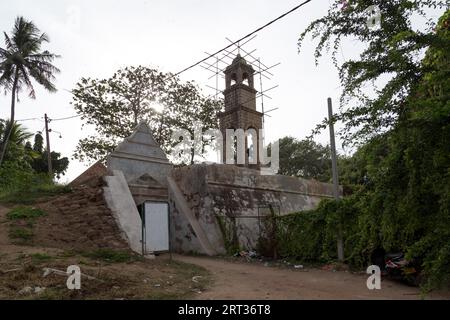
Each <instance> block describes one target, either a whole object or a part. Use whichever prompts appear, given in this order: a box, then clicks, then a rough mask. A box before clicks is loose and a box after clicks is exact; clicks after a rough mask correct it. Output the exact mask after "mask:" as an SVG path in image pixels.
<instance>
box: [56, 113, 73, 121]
mask: <svg viewBox="0 0 450 320" xmlns="http://www.w3.org/2000/svg"><path fill="white" fill-rule="evenodd" d="M77 117H81V114H76V115H73V116H69V117H64V118H58V119H51V118H50V121H59V120H67V119H72V118H77Z"/></svg>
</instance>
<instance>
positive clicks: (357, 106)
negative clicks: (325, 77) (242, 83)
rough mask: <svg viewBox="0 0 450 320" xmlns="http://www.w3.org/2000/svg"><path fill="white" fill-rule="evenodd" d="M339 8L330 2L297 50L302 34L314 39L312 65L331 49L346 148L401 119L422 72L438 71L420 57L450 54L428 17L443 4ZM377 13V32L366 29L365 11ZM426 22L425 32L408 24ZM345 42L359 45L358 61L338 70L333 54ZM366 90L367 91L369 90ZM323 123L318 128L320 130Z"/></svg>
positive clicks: (399, 2)
mask: <svg viewBox="0 0 450 320" xmlns="http://www.w3.org/2000/svg"><path fill="white" fill-rule="evenodd" d="M348 3H349V4H348V5H347V6H346V7H345V8H343V4H342V1H337V0H336V1H334V2H333V3H332V5H331V7H330V9H329V10H328V13H327V15H326V16H324V17H322V18H320V19H317V20H315V21H313V22H312V23H311V24H310V25H309V26H308V27H307V28H306V30H305V31H304V32H302V34H301V35H300V38H299V40H298V45H299V49H300V48H301V47H302V45H303V43H304V42H305V39H306V36H307V35H312V37H313V38H317V39H319V41H318V45H317V47H316V51H315V57H316V62H317V60H318V59H319V58H320V57H321V55H322V53H323V51H325V50H327V51H328V50H329V49H330V48H331V50H332V58H333V60H334V62H335V64H336V66H337V67H338V69H339V77H340V80H341V84H342V87H343V88H344V90H343V93H342V96H341V109H340V113H339V114H338V115H336V117H335V119H334V120H336V121H342V122H343V123H344V124H345V129H344V131H343V133H344V134H345V135H344V138H345V142H346V143H355V142H360V141H365V140H366V139H370V138H371V137H373V135H375V134H378V133H381V132H383V131H385V130H386V129H389V128H392V127H393V126H394V125H395V124H396V123H397V122H398V121H399V119H400V118H401V116H402V113H403V110H404V108H403V105H404V104H405V101H406V99H407V98H408V96H409V94H410V93H411V91H412V89H413V88H414V87H415V86H416V84H417V83H418V82H419V81H420V80H421V78H422V76H423V75H424V73H429V72H430V71H432V72H434V71H438V70H439V68H437V67H436V65H424V64H423V63H422V61H421V60H422V58H423V52H424V50H427V49H436V50H438V51H440V52H445V51H447V52H448V51H450V43H449V41H448V40H447V39H446V38H445V35H443V34H442V33H437V32H435V30H434V29H435V27H436V21H433V20H434V19H432V18H429V17H427V11H428V10H429V9H430V8H438V9H440V10H441V11H443V10H445V8H446V7H447V5H448V4H447V3H446V1H439V0H420V1H410V0H395V1H394V0H351V1H348ZM370 5H377V6H378V7H379V8H380V13H381V22H380V23H381V24H380V27H379V28H368V27H367V24H366V20H367V18H368V13H367V11H366V9H367V8H368V7H369V6H370ZM417 16H418V17H423V18H425V19H426V20H427V23H426V25H425V27H419V28H417V27H416V26H414V25H413V23H412V17H417ZM344 39H349V40H352V41H356V42H360V43H362V44H364V47H365V48H364V50H363V52H362V53H361V54H360V57H359V59H355V60H353V59H351V60H348V61H345V62H344V63H343V64H342V65H340V66H338V61H337V57H336V56H337V54H338V53H339V52H340V50H339V48H340V44H341V42H342V41H343V40H344ZM370 89H371V90H370ZM326 126H327V121H326V120H324V122H323V123H322V124H321V125H320V126H319V127H318V128H317V129H318V130H320V129H323V128H325V127H326Z"/></svg>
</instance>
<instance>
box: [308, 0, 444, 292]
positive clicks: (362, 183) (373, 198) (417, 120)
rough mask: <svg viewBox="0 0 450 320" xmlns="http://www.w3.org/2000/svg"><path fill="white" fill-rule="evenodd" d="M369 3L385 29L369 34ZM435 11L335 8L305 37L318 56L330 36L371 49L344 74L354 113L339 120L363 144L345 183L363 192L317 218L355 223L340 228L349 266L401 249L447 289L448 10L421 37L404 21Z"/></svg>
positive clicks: (417, 5) (387, 4)
mask: <svg viewBox="0 0 450 320" xmlns="http://www.w3.org/2000/svg"><path fill="white" fill-rule="evenodd" d="M374 3H376V4H378V6H379V7H380V9H381V11H382V20H381V27H380V28H379V29H377V30H369V29H367V28H366V27H365V24H364V21H363V18H362V17H361V18H358V17H359V15H360V14H361V13H362V10H363V8H365V7H367V6H368V5H371V4H374ZM435 5H436V6H438V7H439V5H442V2H440V1H415V2H411V1H404V0H399V1H362V0H361V1H353V2H351V5H350V6H349V7H348V8H347V9H345V10H340V8H339V7H338V5H337V3H335V4H333V5H332V7H331V9H330V11H329V12H328V15H327V17H324V18H322V19H319V20H318V21H316V22H313V24H312V25H311V26H310V27H309V28H308V29H307V31H306V33H308V32H310V31H313V30H314V32H315V36H317V37H320V39H321V40H320V42H319V46H318V49H317V51H316V56H317V57H318V56H320V54H321V52H322V49H323V48H324V46H325V45H326V43H327V41H329V40H330V39H331V38H333V37H335V38H336V37H337V38H338V39H339V37H342V36H355V37H356V38H357V39H360V40H362V41H364V42H367V49H366V50H365V51H364V52H363V54H362V55H361V58H360V60H359V61H348V62H346V63H344V65H343V66H341V67H340V75H341V79H342V81H343V84H344V94H343V97H344V99H343V101H346V98H348V97H349V96H354V97H355V98H356V99H357V100H358V101H359V105H356V106H354V107H349V108H347V109H341V112H340V114H339V115H338V116H337V117H336V119H335V120H342V121H344V123H346V125H347V127H346V130H347V131H346V132H347V135H346V136H345V138H346V139H347V141H348V140H349V139H350V138H351V137H353V138H354V139H357V140H363V141H366V143H365V144H364V145H362V146H361V147H360V148H359V149H358V151H357V152H356V153H355V154H354V155H353V157H351V158H350V159H346V161H347V162H346V163H345V165H346V166H344V170H343V173H344V174H343V175H342V176H343V177H344V180H345V181H349V182H350V183H355V184H358V185H359V188H358V190H357V191H356V193H354V194H353V195H352V196H351V198H347V200H348V201H346V203H345V202H344V204H346V205H347V209H345V208H343V207H341V204H339V203H336V204H333V205H332V206H330V208H328V209H327V206H326V205H324V206H322V207H321V208H320V210H319V211H318V214H319V215H321V217H328V216H330V217H336V215H335V212H336V211H342V210H343V211H342V212H343V213H342V214H341V215H340V217H337V218H338V219H343V217H345V216H351V217H352V219H350V220H347V223H345V222H344V227H345V228H347V229H346V230H347V231H346V230H344V233H346V234H347V237H346V239H345V240H346V241H345V243H346V257H347V261H348V262H351V263H354V264H357V265H359V266H367V263H369V262H370V255H371V252H372V251H373V250H374V249H378V248H382V249H384V250H386V251H397V250H399V251H403V252H405V253H406V254H407V257H408V258H415V259H417V260H418V261H421V262H422V268H423V272H424V275H425V276H426V278H427V282H426V284H427V285H429V286H441V285H442V286H448V285H449V284H450V271H449V270H450V269H449V266H450V245H449V241H448V239H450V200H449V199H450V187H449V183H448V182H449V181H450V140H449V139H450V104H449V95H450V50H449V45H450V32H449V26H450V11H448V10H447V11H446V12H445V13H444V14H443V15H442V17H441V18H440V19H439V21H438V23H437V24H436V25H435V24H434V23H432V22H431V21H429V28H428V29H427V30H426V31H417V30H412V27H411V21H410V19H411V14H412V13H419V14H422V15H424V16H426V8H427V7H433V6H435ZM358 19H360V22H361V23H360V24H358V23H355V21H359V20H358ZM306 33H303V35H302V37H301V40H302V39H303V38H304V36H305V35H306ZM333 39H334V38H333ZM337 41H338V43H339V40H337ZM336 48H338V45H337V46H336V47H335V49H336ZM424 49H426V51H425V52H422V51H423V50H424ZM385 73H387V74H390V75H391V78H390V80H388V82H387V84H386V85H385V86H384V87H383V88H382V89H381V90H379V91H377V92H375V94H374V95H373V96H374V97H372V98H371V99H368V98H367V97H366V95H364V92H361V91H362V88H363V86H364V85H366V84H367V83H368V82H370V81H373V80H376V79H378V78H379V77H380V76H381V75H382V74H385ZM351 130H353V132H352V131H351ZM344 204H342V205H344ZM336 206H337V207H336ZM350 211H352V212H350ZM355 212H357V214H356V215H355ZM324 219H326V218H324ZM333 221H334V220H333ZM334 224H335V223H334V222H333V223H332V224H331V225H334ZM324 232H326V231H324ZM330 235H331V236H333V235H332V234H329V235H323V236H324V237H326V238H329V237H330Z"/></svg>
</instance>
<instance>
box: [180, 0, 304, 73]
mask: <svg viewBox="0 0 450 320" xmlns="http://www.w3.org/2000/svg"><path fill="white" fill-rule="evenodd" d="M311 1H312V0H306V1H304V2H302V3H300V4H299V5H297V6H295V7H294V8H292V9H291V10H289V11H287V12H285V13H283V14H282V15H281V16H279V17H277V18H275V19H273V20H271V21H269V22H268V23H266V24H265V25H263V26H261V27H259V28H258V29H256V30H254V31H252V32H250V33H249V34H247V35H245V36H243V37H242V38H240V39H238V40H236V41H234V42H232V43H230V44H229V45H227V46H226V47H224V48H222V49H220V50H218V51H216V52H214V53H212V54H210V55H209V56H207V57H206V58H204V59H201V60H200V61H198V62H196V63H194V64H192V65H190V66H189V67H187V68H184V69H183V70H181V71H179V72H177V73H175V74H174V75H173V76H172V77H171V78H173V77H176V76H178V75H180V74H182V73H183V72H185V71H187V70H189V69H192V68H193V67H195V66H198V65H199V64H200V63H202V62H205V61H206V60H208V59H210V58H211V57H213V56H215V55H217V54H219V53H221V52H222V51H224V50H227V49H228V48H230V47H232V46H234V45H236V44H238V43H239V42H241V41H242V40H244V39H247V38H248V37H251V36H252V35H254V34H255V33H257V32H259V31H261V30H263V29H265V28H267V27H268V26H270V25H271V24H272V23H274V22H276V21H278V20H280V19H282V18H284V17H285V16H287V15H288V14H290V13H292V12H294V11H296V10H297V9H299V8H301V7H303V6H304V5H305V4H307V3H308V2H311Z"/></svg>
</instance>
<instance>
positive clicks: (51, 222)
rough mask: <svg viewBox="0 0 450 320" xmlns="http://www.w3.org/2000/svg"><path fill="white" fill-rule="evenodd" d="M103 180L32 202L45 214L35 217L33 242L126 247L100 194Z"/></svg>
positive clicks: (72, 246) (89, 247)
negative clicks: (38, 201) (36, 202)
mask: <svg viewBox="0 0 450 320" xmlns="http://www.w3.org/2000/svg"><path fill="white" fill-rule="evenodd" d="M102 187H103V180H102V179H97V180H96V181H94V183H93V182H92V181H91V182H90V183H89V184H88V185H80V186H76V187H74V188H73V190H72V192H69V193H66V194H63V195H59V196H56V197H54V198H52V199H49V200H48V201H45V202H40V203H38V204H36V207H39V208H41V209H43V210H45V211H46V212H47V215H45V216H43V217H40V218H39V219H37V220H36V222H35V224H34V226H33V229H34V234H35V235H34V237H33V244H34V245H40V246H45V247H54V248H62V249H66V250H70V249H73V250H93V249H100V248H111V249H127V248H128V244H127V243H126V241H125V240H124V239H123V238H122V236H121V232H120V230H119V229H118V227H117V225H116V222H115V220H114V217H113V216H112V214H111V211H110V210H109V208H108V207H107V205H106V203H105V200H104V198H103V188H102Z"/></svg>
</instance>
